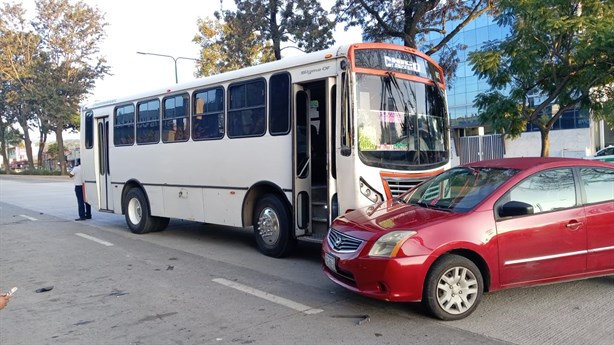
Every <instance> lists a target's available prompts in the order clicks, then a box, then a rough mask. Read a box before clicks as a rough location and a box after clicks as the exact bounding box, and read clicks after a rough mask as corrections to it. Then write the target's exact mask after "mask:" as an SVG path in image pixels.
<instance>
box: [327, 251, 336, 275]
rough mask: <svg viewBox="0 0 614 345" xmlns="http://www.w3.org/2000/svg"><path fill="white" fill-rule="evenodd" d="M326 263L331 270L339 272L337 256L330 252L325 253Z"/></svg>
mask: <svg viewBox="0 0 614 345" xmlns="http://www.w3.org/2000/svg"><path fill="white" fill-rule="evenodd" d="M324 264H325V265H326V267H328V269H330V270H331V271H333V272H337V258H336V257H334V256H333V255H331V254H330V253H324Z"/></svg>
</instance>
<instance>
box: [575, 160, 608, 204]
mask: <svg viewBox="0 0 614 345" xmlns="http://www.w3.org/2000/svg"><path fill="white" fill-rule="evenodd" d="M580 176H581V178H582V185H583V187H584V192H585V195H586V203H587V204H594V203H599V202H604V201H613V200H614V169H606V168H582V169H580Z"/></svg>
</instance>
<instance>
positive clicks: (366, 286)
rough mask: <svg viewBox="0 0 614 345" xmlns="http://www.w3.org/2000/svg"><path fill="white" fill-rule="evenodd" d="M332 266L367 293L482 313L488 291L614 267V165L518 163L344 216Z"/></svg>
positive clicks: (329, 243) (334, 239)
mask: <svg viewBox="0 0 614 345" xmlns="http://www.w3.org/2000/svg"><path fill="white" fill-rule="evenodd" d="M322 259H323V269H324V272H325V273H326V275H327V276H328V277H329V278H330V279H331V280H332V281H333V282H335V283H337V284H339V285H341V286H343V287H345V288H347V289H349V290H352V291H354V292H356V293H359V294H361V295H364V296H368V297H372V298H377V299H381V300H387V301H398V302H403V301H405V302H410V301H411V302H418V301H422V303H423V305H424V306H425V307H426V309H427V310H428V311H430V312H431V313H432V314H433V315H434V316H435V317H437V318H439V319H442V320H457V319H461V318H464V317H466V316H467V315H469V314H471V313H472V312H473V311H474V310H475V309H476V307H477V306H478V304H479V303H480V299H481V297H482V293H483V292H486V291H490V292H492V291H497V290H501V289H507V288H513V287H521V286H529V285H535V284H542V283H552V282H558V281H564V280H573V279H581V278H588V277H596V276H603V275H610V274H614V166H612V164H610V163H604V162H599V161H590V160H585V159H572V158H509V159H500V160H492V161H482V162H475V163H470V164H467V165H464V166H459V167H456V168H452V169H450V170H447V171H445V172H443V173H441V174H439V175H438V176H436V177H434V178H432V179H430V180H428V181H425V182H423V183H422V184H420V185H418V186H417V187H415V188H414V189H412V190H410V191H408V192H407V193H405V194H403V195H402V196H401V197H399V198H396V199H392V200H388V201H384V202H380V203H377V204H375V205H373V206H370V207H368V208H364V209H359V210H355V211H353V212H349V213H347V214H345V215H343V216H340V217H338V218H337V219H336V220H335V221H334V222H333V223H332V225H331V228H330V229H329V232H328V234H327V238H326V240H325V241H324V243H323V246H322Z"/></svg>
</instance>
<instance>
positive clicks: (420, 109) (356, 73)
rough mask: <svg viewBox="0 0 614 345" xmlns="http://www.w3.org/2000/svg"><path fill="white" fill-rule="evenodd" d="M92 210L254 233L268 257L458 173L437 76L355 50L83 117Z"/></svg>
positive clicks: (372, 47)
mask: <svg viewBox="0 0 614 345" xmlns="http://www.w3.org/2000/svg"><path fill="white" fill-rule="evenodd" d="M81 126H82V127H81V128H82V131H81V133H82V138H81V139H82V141H81V142H82V147H81V163H82V166H83V171H84V176H85V179H86V182H85V183H86V193H87V199H88V200H89V202H90V203H91V204H92V206H93V207H96V208H97V209H98V210H101V211H106V212H113V213H117V214H124V215H125V218H126V222H127V224H128V227H129V228H130V230H131V231H132V232H134V233H138V234H142V233H147V232H151V231H160V230H163V229H165V228H166V226H167V225H168V223H169V218H179V219H186V220H193V221H199V222H206V223H212V224H222V225H228V226H234V227H250V226H253V230H254V234H255V238H256V242H257V245H258V248H259V249H260V250H261V251H262V252H263V253H264V254H266V255H269V256H273V257H281V256H284V255H287V254H289V253H291V251H292V249H293V247H294V245H295V244H296V241H297V240H301V239H304V240H311V241H322V240H323V239H324V236H325V235H326V231H327V229H328V225H329V224H330V222H331V221H332V220H333V219H334V218H335V217H336V216H338V215H339V214H340V213H344V212H347V211H348V210H352V209H355V208H359V207H363V206H368V205H371V204H374V203H378V202H381V201H383V200H384V199H387V198H392V197H395V196H397V195H399V194H401V193H402V192H404V191H406V190H407V189H409V188H410V187H411V186H413V185H415V184H417V183H418V182H420V181H422V180H424V179H425V178H426V177H428V176H432V175H434V174H436V173H439V172H440V171H442V170H444V169H445V168H447V167H448V166H449V164H450V158H449V156H450V155H449V153H450V143H449V142H450V138H449V128H448V126H449V119H448V113H447V105H446V97H445V85H444V78H443V72H442V70H441V68H440V67H439V66H438V65H437V64H436V63H435V62H434V61H433V60H432V59H431V58H429V57H428V56H426V55H424V54H422V53H420V52H418V51H416V50H413V49H410V48H407V47H403V46H398V45H392V44H379V43H359V44H352V45H345V46H340V47H335V48H331V49H328V50H324V51H321V52H315V53H309V54H305V55H302V56H296V57H288V58H284V59H282V60H279V61H275V62H270V63H266V64H262V65H259V66H254V67H249V68H244V69H241V70H237V71H233V72H228V73H223V74H219V75H215V76H209V77H205V78H201V79H197V80H194V81H191V82H188V83H184V84H177V85H173V86H172V87H169V88H168V89H163V90H158V91H153V92H148V93H144V94H140V95H134V96H130V97H122V98H118V99H114V100H111V101H108V102H99V103H96V104H92V105H89V106H87V107H84V109H83V114H82V123H81Z"/></svg>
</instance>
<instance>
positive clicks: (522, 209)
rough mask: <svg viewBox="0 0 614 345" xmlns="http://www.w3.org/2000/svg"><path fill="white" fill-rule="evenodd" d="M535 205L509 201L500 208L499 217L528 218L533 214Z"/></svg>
mask: <svg viewBox="0 0 614 345" xmlns="http://www.w3.org/2000/svg"><path fill="white" fill-rule="evenodd" d="M533 213H534V211H533V205H531V204H527V203H526V202H522V201H508V202H506V203H505V204H504V205H503V206H501V207H499V217H501V218H505V217H514V216H526V215H529V214H533Z"/></svg>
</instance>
